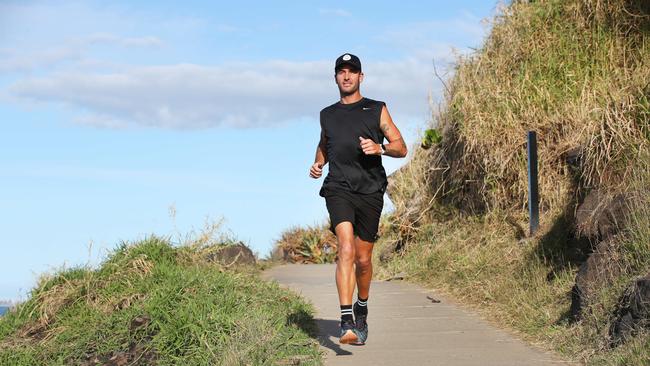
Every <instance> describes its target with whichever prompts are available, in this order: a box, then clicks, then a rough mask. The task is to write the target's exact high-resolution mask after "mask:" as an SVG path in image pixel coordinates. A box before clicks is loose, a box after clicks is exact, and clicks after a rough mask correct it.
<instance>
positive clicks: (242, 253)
mask: <svg viewBox="0 0 650 366" xmlns="http://www.w3.org/2000/svg"><path fill="white" fill-rule="evenodd" d="M207 260H208V261H211V262H212V261H214V262H219V263H221V264H225V265H227V266H230V265H241V264H255V263H256V259H255V254H253V251H251V250H250V248H248V247H247V246H246V245H244V243H241V242H240V243H237V244H233V245H227V246H224V247H222V248H220V249H218V250H216V251H213V252H210V254H208V258H207Z"/></svg>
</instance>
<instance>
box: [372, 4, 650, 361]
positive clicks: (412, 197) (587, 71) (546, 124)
mask: <svg viewBox="0 0 650 366" xmlns="http://www.w3.org/2000/svg"><path fill="white" fill-rule="evenodd" d="M446 84H447V94H446V100H445V101H444V104H443V105H442V108H441V111H442V112H441V113H439V114H436V115H434V116H433V123H432V128H435V129H437V130H438V131H439V133H440V134H441V135H442V140H441V141H440V142H438V143H435V142H434V143H431V141H426V144H425V145H433V147H431V148H429V149H423V148H418V149H417V151H416V152H415V154H414V157H413V158H412V160H411V161H410V162H409V163H408V164H407V165H406V166H404V167H403V168H402V169H400V170H399V171H398V172H397V173H396V174H394V175H393V176H392V177H391V178H390V181H391V182H390V186H389V190H388V193H389V196H390V198H391V200H392V201H393V203H394V205H395V211H394V212H393V213H392V214H391V215H390V217H387V218H386V220H385V221H384V225H383V239H382V241H381V243H379V246H380V248H379V250H377V251H376V252H377V257H378V259H379V260H380V261H381V262H382V267H383V269H382V271H383V276H391V275H393V274H395V273H397V272H403V273H406V275H407V276H409V277H410V278H411V279H415V280H419V281H422V282H425V283H428V284H430V285H432V286H436V287H439V288H444V289H447V290H448V291H450V292H452V293H453V294H455V295H456V296H457V297H458V298H459V299H463V300H465V301H466V302H467V303H469V304H473V305H474V306H476V307H478V308H480V309H482V310H483V311H485V312H487V313H489V315H490V316H492V317H493V318H494V319H497V320H499V321H500V322H501V323H502V324H505V325H507V326H509V327H512V328H515V329H517V330H519V331H521V332H522V334H523V335H525V336H526V337H528V338H529V339H530V340H532V341H535V342H540V343H545V344H547V345H549V346H551V347H554V348H556V349H557V350H559V351H561V352H562V353H564V354H565V355H567V356H569V357H572V358H576V359H581V360H584V361H587V362H590V363H591V362H593V363H599V362H604V363H613V364H636V363H639V362H645V361H648V360H650V338H648V335H647V334H648V333H647V332H648V330H647V328H646V326H647V324H650V315H649V314H650V311H647V309H645V310H644V309H641V310H639V309H636V307H634V306H635V305H634V304H632V303H631V301H632V302H633V301H634V299H635V298H636V297H638V296H637V295H639V294H641V293H642V292H643V291H641V290H639V289H643V288H642V287H639V286H642V283H645V282H639V281H636V282H634V281H635V280H637V279H639V278H641V279H643V277H644V276H646V275H649V274H650V273H649V272H650V229H649V228H650V218H649V217H650V199H649V198H648V197H650V194H649V193H650V173H648V172H649V171H650V2H647V1H643V0H566V1H558V0H540V1H514V2H513V3H512V4H511V5H509V6H508V7H506V8H504V9H503V11H502V12H501V14H500V15H499V16H497V17H496V18H495V20H494V24H493V28H492V32H491V34H490V35H489V37H488V38H487V40H486V42H485V44H484V45H483V47H481V48H480V49H479V50H477V51H476V52H475V53H474V54H472V55H470V56H468V57H466V58H461V59H460V60H459V61H458V63H457V67H456V71H455V74H454V77H453V79H452V80H449V81H448V82H447V83H446ZM529 130H534V131H536V132H537V134H538V145H539V158H540V159H539V160H540V163H539V176H540V187H539V189H540V195H541V202H540V207H541V227H540V230H539V231H538V232H537V234H536V235H535V236H533V237H529V236H528V235H527V234H528V233H527V231H528V215H527V161H526V132H527V131H529ZM648 280H649V281H650V277H649V278H648ZM635 296H636V297H635ZM648 300H650V299H648ZM641 302H643V301H641ZM626 309H627V310H626ZM630 309H632V310H634V309H636V310H634V311H632V310H630ZM637 310H638V311H637ZM625 314H627V315H625ZM630 314H631V315H630ZM626 316H627V318H625V317H626ZM625 319H628V320H629V319H633V320H634V322H632V321H631V320H629V321H628V320H625ZM623 320H624V321H623ZM621 321H623V323H621ZM621 329H623V331H622V332H619V330H621Z"/></svg>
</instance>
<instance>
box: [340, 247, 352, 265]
mask: <svg viewBox="0 0 650 366" xmlns="http://www.w3.org/2000/svg"><path fill="white" fill-rule="evenodd" d="M338 257H339V260H342V261H345V262H353V261H354V257H355V249H354V245H353V244H352V243H339V248H338Z"/></svg>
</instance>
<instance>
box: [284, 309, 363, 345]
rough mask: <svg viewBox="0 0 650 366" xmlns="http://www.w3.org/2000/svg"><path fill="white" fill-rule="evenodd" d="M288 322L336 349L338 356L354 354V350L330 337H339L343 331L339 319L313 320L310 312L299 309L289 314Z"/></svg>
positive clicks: (319, 341) (321, 343)
mask: <svg viewBox="0 0 650 366" xmlns="http://www.w3.org/2000/svg"><path fill="white" fill-rule="evenodd" d="M287 324H295V325H297V326H298V327H300V328H301V329H302V330H303V331H304V332H305V333H307V334H309V336H310V337H312V338H316V339H317V340H318V343H319V344H320V345H321V346H323V347H327V348H329V349H331V350H332V351H334V352H335V353H336V355H337V356H348V355H352V352H350V351H346V350H344V349H342V348H341V346H340V345H339V344H338V342H336V341H332V340H331V339H330V338H332V337H333V338H334V339H338V338H339V335H340V332H341V330H340V321H339V320H333V319H320V318H314V319H313V321H312V318H311V314H310V313H307V312H306V311H304V310H299V311H297V312H294V313H292V314H291V315H289V317H288V319H287Z"/></svg>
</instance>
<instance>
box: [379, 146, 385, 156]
mask: <svg viewBox="0 0 650 366" xmlns="http://www.w3.org/2000/svg"><path fill="white" fill-rule="evenodd" d="M380 146H381V154H382V155H384V154H385V153H386V146H384V144H381V145H380Z"/></svg>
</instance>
